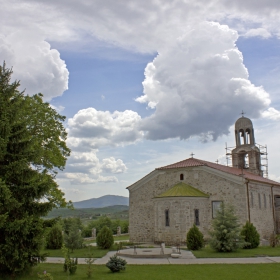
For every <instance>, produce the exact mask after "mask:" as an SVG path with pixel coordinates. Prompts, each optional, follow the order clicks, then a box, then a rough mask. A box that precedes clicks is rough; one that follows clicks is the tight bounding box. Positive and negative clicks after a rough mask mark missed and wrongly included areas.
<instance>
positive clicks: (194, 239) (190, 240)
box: [187, 225, 204, 250]
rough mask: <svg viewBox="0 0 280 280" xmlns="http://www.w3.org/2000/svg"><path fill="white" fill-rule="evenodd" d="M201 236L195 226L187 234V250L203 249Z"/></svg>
mask: <svg viewBox="0 0 280 280" xmlns="http://www.w3.org/2000/svg"><path fill="white" fill-rule="evenodd" d="M203 244H204V242H203V234H202V233H201V232H200V230H199V229H198V227H197V226H196V225H193V227H192V228H190V230H189V231H188V233H187V247H188V249H189V250H199V249H201V248H202V247H203Z"/></svg>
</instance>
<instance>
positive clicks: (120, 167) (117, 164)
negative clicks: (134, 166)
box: [101, 157, 127, 173]
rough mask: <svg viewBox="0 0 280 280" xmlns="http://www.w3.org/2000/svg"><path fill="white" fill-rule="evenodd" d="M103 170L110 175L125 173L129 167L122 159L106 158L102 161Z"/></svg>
mask: <svg viewBox="0 0 280 280" xmlns="http://www.w3.org/2000/svg"><path fill="white" fill-rule="evenodd" d="M101 168H102V170H104V171H105V172H110V173H123V172H125V171H126V170H127V167H126V166H125V164H124V163H123V161H122V160H121V159H118V160H115V158H113V157H110V158H105V159H103V160H102V165H101Z"/></svg>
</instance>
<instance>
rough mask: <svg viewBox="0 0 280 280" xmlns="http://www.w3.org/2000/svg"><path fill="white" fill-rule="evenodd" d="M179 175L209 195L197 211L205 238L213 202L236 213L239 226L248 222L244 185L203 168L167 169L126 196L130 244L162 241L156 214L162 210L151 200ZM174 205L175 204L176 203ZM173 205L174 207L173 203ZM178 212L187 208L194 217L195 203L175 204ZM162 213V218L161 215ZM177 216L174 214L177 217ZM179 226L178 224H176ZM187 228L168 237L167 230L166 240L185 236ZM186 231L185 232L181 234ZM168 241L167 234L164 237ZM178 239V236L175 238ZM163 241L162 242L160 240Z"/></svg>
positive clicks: (171, 221) (172, 218) (168, 187)
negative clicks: (221, 203) (228, 206)
mask: <svg viewBox="0 0 280 280" xmlns="http://www.w3.org/2000/svg"><path fill="white" fill-rule="evenodd" d="M180 174H184V180H183V181H182V182H184V183H186V184H189V185H191V186H193V187H194V188H197V189H199V190H201V191H203V192H204V193H207V194H209V196H210V197H209V199H208V203H206V204H205V203H204V204H203V206H202V205H200V206H199V207H200V208H198V209H199V210H200V209H201V211H200V212H201V214H202V213H203V215H200V217H201V219H202V220H201V224H200V226H199V228H200V230H201V231H202V232H203V234H205V235H206V236H207V235H208V230H209V228H210V225H211V221H212V201H222V200H223V201H224V202H225V203H226V204H231V205H233V206H234V208H235V210H236V214H237V215H238V217H239V220H240V222H241V223H242V224H245V222H246V221H247V220H248V211H247V190H246V185H245V183H241V184H240V183H234V182H233V181H230V180H228V179H226V178H223V177H220V176H218V175H217V174H212V173H209V172H207V171H206V170H203V168H199V167H196V168H185V169H176V170H166V171H165V172H164V174H159V175H158V176H156V177H154V178H153V179H151V180H150V181H148V182H147V183H145V184H143V185H142V186H140V187H138V188H137V189H134V190H133V188H132V189H131V190H130V193H129V197H130V198H129V203H130V209H129V230H130V239H131V241H133V242H141V241H143V242H144V241H155V240H156V239H157V240H160V239H162V238H163V235H162V233H160V232H159V225H160V223H161V222H159V219H162V218H163V216H161V214H158V211H161V210H160V208H161V207H162V206H160V205H159V206H158V207H157V206H156V203H157V202H156V201H157V200H158V199H154V197H156V196H159V195H160V194H162V193H163V192H165V191H167V190H168V189H170V188H171V187H172V186H174V185H175V184H176V183H178V182H180ZM174 203H178V202H175V201H174ZM174 205H175V204H174ZM178 207H183V209H181V208H180V211H181V212H184V211H186V212H187V213H188V209H187V207H189V211H190V212H189V213H190V215H193V209H194V208H193V207H196V206H195V205H194V204H193V205H191V204H189V206H188V205H187V204H186V203H183V205H181V204H178ZM163 214H164V213H163ZM163 214H162V215H163ZM178 215H179V216H180V214H177V216H178ZM175 217H176V216H173V217H170V218H171V220H170V224H173V225H176V223H177V220H176V219H177V218H175ZM192 220H193V218H192V217H191V216H190V222H189V225H190V226H191V225H192V223H193V222H192ZM177 224H178V223H177ZM188 229H189V226H186V227H185V228H184V229H183V227H181V228H180V230H179V231H180V232H181V233H180V234H179V235H178V234H177V235H176V233H174V235H171V231H172V229H171V227H170V229H169V232H170V234H169V235H168V236H170V237H168V239H170V238H173V239H174V240H175V239H176V238H177V237H176V236H180V238H182V236H185V235H186V232H187V231H188ZM184 231H185V232H184ZM166 238H167V235H166ZM178 238H179V237H178ZM162 241H164V240H162Z"/></svg>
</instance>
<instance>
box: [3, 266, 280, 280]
mask: <svg viewBox="0 0 280 280" xmlns="http://www.w3.org/2000/svg"><path fill="white" fill-rule="evenodd" d="M86 270H87V265H78V268H77V271H76V274H75V275H72V276H70V277H69V279H71V280H83V279H89V278H87V276H86ZM279 270H280V264H276V263H273V264H212V265H209V264H203V265H127V267H126V270H125V271H123V272H120V273H112V272H110V270H109V269H108V268H106V267H105V265H102V266H101V265H95V266H93V274H92V278H90V279H102V280H109V279H110V280H118V279H121V280H131V279H137V280H147V279H153V280H162V279H165V280H173V279H176V280H185V279H188V280H196V279H197V280H209V279H211V280H224V279H227V280H236V279H238V280H242V279H246V280H263V279H266V280H270V279H271V280H272V279H273V280H275V279H278V278H279ZM43 271H47V272H48V273H51V275H52V276H53V278H54V280H67V279H68V276H67V274H66V273H65V272H63V270H62V264H40V265H38V266H37V267H35V268H33V271H32V272H31V273H29V274H28V275H26V276H24V277H21V278H16V279H20V280H37V279H38V276H37V273H40V274H42V273H43ZM8 279H11V278H1V280H8Z"/></svg>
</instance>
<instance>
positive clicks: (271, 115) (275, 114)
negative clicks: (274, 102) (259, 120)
mask: <svg viewBox="0 0 280 280" xmlns="http://www.w3.org/2000/svg"><path fill="white" fill-rule="evenodd" d="M262 117H263V118H267V119H270V120H274V121H275V120H280V112H279V111H278V110H276V109H274V108H272V107H269V108H268V109H267V110H265V111H264V112H263V113H262Z"/></svg>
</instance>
